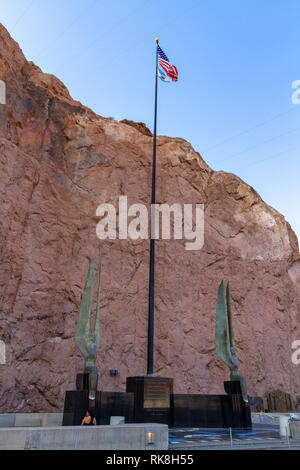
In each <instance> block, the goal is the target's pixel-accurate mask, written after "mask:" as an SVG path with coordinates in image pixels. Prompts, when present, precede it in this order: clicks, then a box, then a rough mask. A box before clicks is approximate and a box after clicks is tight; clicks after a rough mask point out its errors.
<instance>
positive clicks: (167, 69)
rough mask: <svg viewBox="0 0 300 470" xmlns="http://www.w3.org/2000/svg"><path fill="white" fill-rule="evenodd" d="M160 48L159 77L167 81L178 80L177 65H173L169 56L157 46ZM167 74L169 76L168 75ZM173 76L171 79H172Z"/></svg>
mask: <svg viewBox="0 0 300 470" xmlns="http://www.w3.org/2000/svg"><path fill="white" fill-rule="evenodd" d="M157 48H158V63H159V77H160V78H161V79H162V80H163V81H165V82H168V81H171V80H172V81H173V82H178V70H177V68H176V67H175V65H171V64H170V61H169V59H168V57H167V56H166V54H165V53H164V51H163V50H162V49H161V48H160V47H159V46H157ZM166 75H167V76H166ZM170 78H171V80H170Z"/></svg>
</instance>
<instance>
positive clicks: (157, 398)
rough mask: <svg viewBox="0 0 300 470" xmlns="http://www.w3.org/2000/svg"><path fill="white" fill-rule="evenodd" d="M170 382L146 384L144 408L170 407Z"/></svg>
mask: <svg viewBox="0 0 300 470" xmlns="http://www.w3.org/2000/svg"><path fill="white" fill-rule="evenodd" d="M169 407H170V384H169V383H166V382H156V383H150V382H147V381H145V384H144V408H169Z"/></svg>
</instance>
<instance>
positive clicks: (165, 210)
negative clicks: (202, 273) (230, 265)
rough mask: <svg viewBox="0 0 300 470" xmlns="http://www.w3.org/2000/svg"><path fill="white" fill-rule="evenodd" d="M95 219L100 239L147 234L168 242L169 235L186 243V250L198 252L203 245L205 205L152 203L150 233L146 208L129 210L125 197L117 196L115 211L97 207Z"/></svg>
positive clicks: (108, 206)
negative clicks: (99, 218) (97, 221)
mask: <svg viewBox="0 0 300 470" xmlns="http://www.w3.org/2000/svg"><path fill="white" fill-rule="evenodd" d="M117 213H118V215H117ZM193 213H194V216H195V217H193ZM96 216H97V217H101V220H100V222H99V223H98V224H97V228H96V233H97V236H98V238H100V240H106V239H110V240H116V239H117V238H119V240H126V239H128V238H130V239H131V240H139V239H140V240H147V239H148V238H149V235H150V236H151V238H152V239H155V240H158V239H159V238H160V234H161V238H162V240H170V239H171V235H173V239H174V240H183V239H184V240H188V241H187V242H186V243H185V249H186V250H201V248H203V245H204V204H195V205H193V204H183V205H181V204H177V203H175V204H172V205H171V206H170V205H169V204H152V205H151V227H150V234H149V214H148V209H147V207H146V206H145V205H144V204H132V205H130V206H129V207H128V198H127V196H120V197H119V201H118V211H117V210H116V208H115V206H114V205H113V204H109V203H104V204H100V205H99V206H98V208H97V210H96ZM171 216H172V217H171ZM172 220H173V224H172ZM160 221H161V223H160ZM172 226H173V230H172ZM171 232H173V234H171Z"/></svg>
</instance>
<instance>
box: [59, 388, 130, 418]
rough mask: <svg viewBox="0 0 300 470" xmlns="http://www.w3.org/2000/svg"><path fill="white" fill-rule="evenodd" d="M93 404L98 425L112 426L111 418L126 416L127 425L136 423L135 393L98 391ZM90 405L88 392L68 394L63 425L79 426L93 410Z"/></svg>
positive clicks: (75, 391)
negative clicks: (134, 416)
mask: <svg viewBox="0 0 300 470" xmlns="http://www.w3.org/2000/svg"><path fill="white" fill-rule="evenodd" d="M93 402H94V406H93V413H94V416H95V418H96V421H97V425H104V424H110V418H111V416H124V418H125V423H126V424H129V423H134V420H133V403H134V396H133V393H124V392H99V391H98V392H96V396H95V400H93ZM90 403H91V400H89V393H88V390H74V391H68V392H66V396H65V405H64V415H63V423H62V425H63V426H79V425H80V424H81V422H82V420H83V418H84V416H85V414H86V412H87V410H89V409H91V405H90Z"/></svg>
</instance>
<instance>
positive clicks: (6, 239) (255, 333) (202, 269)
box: [0, 26, 300, 412]
mask: <svg viewBox="0 0 300 470" xmlns="http://www.w3.org/2000/svg"><path fill="white" fill-rule="evenodd" d="M0 79H1V80H4V81H5V82H6V86H7V104H6V105H5V106H4V105H0V164H1V169H0V191H1V205H0V220H1V245H0V248H1V271H0V273H1V274H0V298H1V311H0V339H1V340H3V341H4V342H5V344H6V364H5V365H0V412H13V411H20V412H21V411H22V412H35V411H41V412H42V411H44V412H46V411H58V410H62V409H63V402H64V394H65V391H66V390H72V389H74V385H75V375H76V373H77V372H80V371H81V370H82V367H83V359H82V358H81V356H80V352H79V350H78V349H77V348H76V345H75V343H74V339H73V338H74V332H75V326H76V321H77V316H78V311H79V306H80V300H81V294H82V291H83V287H84V283H85V279H86V275H87V270H88V265H89V262H90V260H91V257H92V256H93V255H94V253H95V252H96V253H99V252H100V251H101V253H102V254H103V276H102V297H101V342H100V349H99V353H98V359H97V366H98V368H99V372H100V388H101V389H102V390H116V391H122V390H125V381H126V377H127V376H133V375H144V374H145V373H146V346H147V345H146V342H147V314H148V269H149V240H139V241H132V240H130V239H129V240H105V241H101V240H99V239H98V238H97V236H96V225H97V223H98V222H99V218H97V217H96V215H95V214H96V209H97V207H98V206H99V204H101V203H104V202H106V203H107V202H110V203H116V202H117V199H118V196H119V195H127V196H128V200H129V204H131V203H143V204H149V201H150V197H151V161H152V145H153V141H152V137H151V133H149V131H148V130H147V128H146V127H145V126H143V125H141V123H138V124H137V125H134V123H132V122H131V121H125V122H123V123H119V122H115V121H113V120H110V119H105V118H102V117H101V116H98V115H96V114H94V113H93V112H92V111H91V110H90V109H87V108H86V107H84V106H83V105H81V104H80V103H78V102H76V101H74V100H73V99H72V98H71V97H70V95H69V93H68V91H67V89H66V88H65V86H64V85H63V84H62V83H61V82H60V81H59V80H58V79H57V78H55V77H53V76H51V75H46V74H43V73H42V72H41V70H40V69H39V68H38V67H36V66H35V65H34V64H33V63H28V62H27V61H26V59H25V58H24V56H23V54H22V52H21V50H20V48H19V47H18V45H17V44H16V43H15V42H14V41H13V40H12V39H11V38H10V36H9V35H8V33H7V31H6V30H5V29H4V28H3V27H2V26H0ZM157 202H158V203H164V202H165V203H169V204H172V203H174V202H178V203H181V204H184V203H189V204H196V203H199V204H200V203H203V204H204V205H205V243H204V247H203V249H202V250H199V251H187V250H185V242H184V240H175V241H174V240H170V241H167V240H159V241H157V245H156V246H157V248H156V302H155V373H156V374H157V375H159V376H167V377H174V382H175V391H176V392H181V393H185V392H189V393H222V392H223V381H224V380H228V378H229V373H228V369H227V368H226V367H225V365H224V364H223V363H222V362H221V361H220V360H219V359H218V357H217V356H216V354H215V352H214V333H215V310H216V298H217V289H218V285H219V283H220V281H221V280H222V279H226V280H230V284H231V291H232V309H233V321H234V329H235V338H236V346H237V353H238V358H239V363H240V373H241V374H243V375H246V376H247V381H248V392H249V394H250V395H252V396H254V395H258V396H263V395H265V394H266V393H267V392H269V391H271V390H273V389H277V388H279V389H282V390H285V391H286V392H290V393H291V394H292V395H293V397H295V395H296V394H297V393H299V394H300V373H299V371H300V369H299V368H300V365H299V366H297V365H294V364H293V363H292V361H291V355H292V352H293V351H292V349H291V344H292V342H293V341H294V340H297V339H300V321H299V315H300V288H299V281H300V259H299V249H298V242H297V239H296V236H295V235H294V233H293V231H292V230H291V228H290V226H289V224H288V223H287V222H286V221H285V219H284V217H283V216H282V215H280V214H279V213H278V212H276V211H275V210H274V209H272V208H271V207H269V206H268V205H266V204H265V203H264V202H263V201H262V200H261V198H260V197H259V195H258V194H257V193H256V192H255V191H254V190H253V189H252V188H251V187H249V186H248V185H247V184H245V183H244V182H243V181H241V180H240V179H239V178H238V177H237V176H234V175H232V174H227V173H224V172H214V171H213V170H212V169H211V168H209V167H208V165H207V164H206V163H205V162H204V161H203V160H202V158H201V156H200V155H199V154H198V153H196V152H195V151H194V150H193V148H192V147H191V145H190V144H189V143H188V142H186V141H184V140H182V139H174V138H168V137H159V138H158V168H157ZM110 369H118V370H119V371H120V374H119V376H117V377H111V376H110V375H109V370H110Z"/></svg>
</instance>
